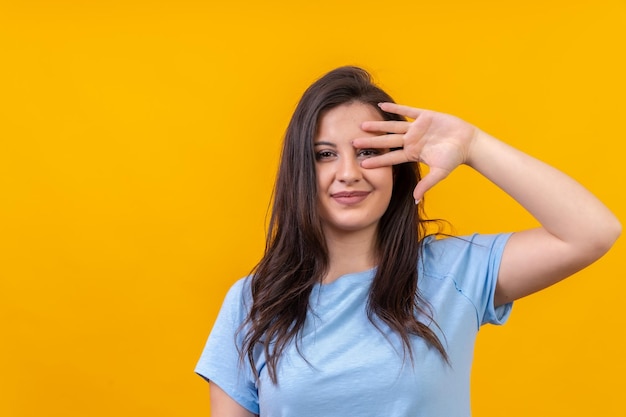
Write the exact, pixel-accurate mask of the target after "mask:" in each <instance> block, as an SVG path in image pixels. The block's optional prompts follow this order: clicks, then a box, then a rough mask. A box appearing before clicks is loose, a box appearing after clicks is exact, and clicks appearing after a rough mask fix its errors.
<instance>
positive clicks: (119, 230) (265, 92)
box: [0, 0, 626, 417]
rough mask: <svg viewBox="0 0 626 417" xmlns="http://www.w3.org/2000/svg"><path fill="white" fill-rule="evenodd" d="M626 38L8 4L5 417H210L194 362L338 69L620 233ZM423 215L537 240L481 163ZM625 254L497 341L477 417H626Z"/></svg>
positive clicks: (495, 18) (134, 6)
mask: <svg viewBox="0 0 626 417" xmlns="http://www.w3.org/2000/svg"><path fill="white" fill-rule="evenodd" d="M625 31H626V2H624V1H623V0H621V1H618V0H596V1H577V0H558V1H545V0H533V1H525V2H506V1H473V2H469V1H461V0H457V1H455V0H437V1H422V0H414V1H404V0H400V1H396V2H383V1H379V0H378V1H370V0H359V1H345V2H342V1H337V0H318V1H306V2H298V1H284V2H280V1H271V0H270V1H266V2H259V1H251V0H244V1H239V2H227V1H219V2H218V1H211V0H207V1H191V0H170V1H156V0H155V1H96V0H93V1H78V0H76V1H72V0H58V1H54V0H51V1H43V0H42V1H28V0H26V1H19V2H17V1H9V0H7V1H2V2H1V3H0V329H1V331H0V337H1V340H0V416H3V417H4V416H7V417H31V416H63V417H70V416H81V417H83V416H151V417H156V416H201V415H208V413H209V404H208V390H207V385H206V383H205V382H203V381H202V380H201V379H200V378H199V377H197V376H196V375H194V373H193V368H194V365H195V362H196V360H197V358H198V356H199V354H200V351H201V349H202V347H203V344H204V341H205V339H206V337H207V335H208V333H209V331H210V329H211V326H212V323H213V320H214V318H215V316H216V314H217V311H218V309H219V306H220V304H221V301H222V298H223V296H224V294H225V292H226V291H227V289H228V287H229V286H230V285H231V284H232V283H233V282H234V281H235V280H236V279H238V278H239V277H241V276H243V275H245V274H246V273H247V272H248V271H249V270H250V269H251V268H252V267H253V266H254V264H255V263H256V262H257V261H258V259H259V257H260V256H261V254H262V250H263V244H264V243H263V240H264V231H265V218H266V210H267V206H268V202H269V197H270V192H271V189H272V185H273V177H274V173H275V170H276V166H277V160H278V154H279V147H280V141H281V137H282V134H283V131H284V129H285V127H286V124H287V121H288V119H289V116H290V114H291V112H292V110H293V109H294V106H295V104H296V102H297V100H298V98H299V96H300V94H301V93H302V91H303V90H304V89H305V88H306V86H308V84H310V83H311V82H312V81H313V80H315V79H316V78H317V77H319V76H321V75H322V74H323V73H324V72H326V71H328V70H330V69H332V68H334V67H336V66H339V65H345V64H356V65H361V66H364V67H365V68H367V69H369V70H370V71H371V72H372V73H373V74H374V75H375V77H376V79H377V80H378V81H379V82H380V84H381V85H382V86H383V87H384V88H386V89H387V90H388V91H390V92H391V93H392V95H393V96H394V97H395V98H396V100H398V101H400V102H403V103H407V104H412V105H415V106H420V107H426V108H433V109H436V110H440V111H445V112H449V113H454V114H457V115H459V116H461V117H463V118H465V119H467V120H469V121H471V122H473V123H475V124H477V125H478V126H480V127H481V128H483V129H484V130H486V131H488V132H490V133H492V134H494V135H495V136H497V137H500V138H502V139H504V140H505V141H507V142H508V143H511V144H512V145H514V146H516V147H518V148H520V149H522V150H524V151H526V152H529V153H531V154H533V155H536V156H538V157H540V158H541V159H543V160H545V161H547V162H549V163H551V164H553V165H555V166H557V167H558V168H560V169H562V170H564V171H566V172H567V173H569V174H570V175H572V176H573V177H575V178H577V179H578V180H579V181H581V182H582V183H583V184H584V185H586V186H587V187H589V188H590V189H592V190H593V191H594V192H595V193H596V194H597V195H598V196H599V197H600V198H601V199H602V200H603V201H605V202H606V203H607V204H608V205H609V206H610V207H611V208H612V209H613V210H614V211H615V212H616V213H617V214H618V216H620V217H621V219H622V221H625V220H626V200H625V197H624V194H625V192H624V191H625V189H624V187H625V185H624V183H625V181H624V180H625V179H626V178H625V177H626V175H625V174H624V168H625V166H624V157H625V155H626V153H625V150H626V148H625V145H624V142H625V139H626V138H625V134H624V125H625V123H626V117H625V116H624V114H625V111H626V108H625V105H624V97H626V82H625V77H624V75H625V74H626V64H625V62H626V61H625V60H624V54H625V45H626V43H625V41H626V33H625ZM426 200H427V209H428V211H429V213H430V214H431V215H432V216H436V217H444V218H446V219H448V220H450V221H451V222H452V223H453V225H454V226H455V228H456V230H457V232H458V233H468V232H472V231H480V232H496V231H510V230H517V229H521V228H526V227H531V226H534V224H535V223H534V221H533V220H532V219H531V218H530V217H529V216H528V215H526V214H525V213H524V212H523V211H522V210H521V209H519V208H518V207H517V206H516V205H515V204H514V202H512V201H511V199H510V198H508V197H507V196H505V195H503V194H502V193H501V192H499V191H498V190H496V189H495V187H493V186H492V185H491V184H489V183H488V182H487V181H485V180H484V179H482V178H480V177H479V176H478V175H476V174H474V173H473V172H471V171H470V170H469V169H460V170H459V171H458V172H456V173H455V174H454V175H452V176H451V177H450V178H449V179H448V180H447V181H446V182H445V183H443V184H441V185H440V186H439V187H437V188H436V189H435V190H433V191H431V192H430V194H429V195H428V196H427V199H426ZM590 221H593V219H592V220H590ZM625 258H626V251H625V249H624V240H623V239H622V241H620V242H618V243H617V245H616V246H615V248H614V249H613V250H612V252H610V253H609V254H608V255H607V256H606V257H605V258H603V259H602V260H600V261H599V262H598V263H596V264H595V265H593V266H591V267H590V268H588V269H587V270H585V271H583V272H580V273H578V274H576V276H575V277H573V278H571V279H570V280H568V281H566V282H564V283H562V284H559V285H557V286H555V287H553V288H550V289H548V290H546V291H544V292H542V293H540V294H537V295H535V296H532V297H529V298H527V299H524V300H521V301H519V302H517V303H516V306H515V307H514V312H513V316H512V318H511V320H510V321H509V323H508V324H507V325H506V326H504V327H502V328H496V327H487V328H484V330H482V331H481V335H480V337H479V342H478V346H477V349H476V362H475V366H474V374H473V381H472V382H473V389H472V397H473V411H474V414H475V415H476V416H502V415H507V416H509V417H513V416H529V415H535V416H590V415H598V416H600V415H602V416H617V415H625V411H624V410H625V409H624V406H623V392H624V382H623V375H624V374H626V363H625V361H624V352H625V351H626V342H625V341H624V338H623V336H622V334H621V333H622V331H623V329H624V317H625V313H624V309H623V305H624V293H626V279H625V278H626V274H625V272H624V269H625V267H626V261H625ZM312 389H314V387H313V388H312ZM452 400H453V399H452Z"/></svg>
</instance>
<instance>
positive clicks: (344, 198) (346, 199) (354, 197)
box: [330, 191, 370, 205]
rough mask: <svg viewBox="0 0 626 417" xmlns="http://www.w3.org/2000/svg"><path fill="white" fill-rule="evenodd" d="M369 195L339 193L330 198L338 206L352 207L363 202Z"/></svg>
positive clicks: (367, 193) (366, 192) (363, 193)
mask: <svg viewBox="0 0 626 417" xmlns="http://www.w3.org/2000/svg"><path fill="white" fill-rule="evenodd" d="M369 194H370V192H369V191H340V192H338V193H332V194H331V195H330V196H331V197H332V198H333V200H335V201H336V202H337V203H339V204H344V205H353V204H358V203H360V202H361V201H363V200H365V199H366V198H367V196H368V195H369Z"/></svg>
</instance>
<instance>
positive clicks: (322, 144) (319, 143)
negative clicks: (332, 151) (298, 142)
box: [313, 141, 337, 148]
mask: <svg viewBox="0 0 626 417" xmlns="http://www.w3.org/2000/svg"><path fill="white" fill-rule="evenodd" d="M313 146H331V147H333V148H336V147H337V145H335V144H334V143H332V142H326V141H319V142H315V143H314V144H313Z"/></svg>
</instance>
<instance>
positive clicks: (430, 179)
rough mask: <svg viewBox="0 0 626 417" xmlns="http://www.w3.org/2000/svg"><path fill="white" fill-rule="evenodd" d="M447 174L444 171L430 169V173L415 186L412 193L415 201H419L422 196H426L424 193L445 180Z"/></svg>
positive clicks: (447, 172)
mask: <svg viewBox="0 0 626 417" xmlns="http://www.w3.org/2000/svg"><path fill="white" fill-rule="evenodd" d="M449 173H450V172H449V171H446V170H445V169H441V168H431V169H430V172H429V173H428V174H426V175H425V176H424V178H422V179H421V180H420V182H418V183H417V186H416V187H415V190H414V191H413V197H414V198H415V201H420V200H421V199H422V197H424V194H426V191H428V190H430V189H431V188H433V187H434V186H435V185H436V184H437V183H439V182H440V181H441V180H443V179H445V178H446V177H447V176H448V174H449Z"/></svg>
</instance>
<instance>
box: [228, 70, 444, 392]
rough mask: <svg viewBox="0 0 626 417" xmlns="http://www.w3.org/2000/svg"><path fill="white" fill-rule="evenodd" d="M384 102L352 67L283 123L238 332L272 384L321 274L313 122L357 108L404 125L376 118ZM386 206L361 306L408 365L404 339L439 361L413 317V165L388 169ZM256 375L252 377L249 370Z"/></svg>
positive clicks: (419, 229)
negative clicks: (261, 243)
mask: <svg viewBox="0 0 626 417" xmlns="http://www.w3.org/2000/svg"><path fill="white" fill-rule="evenodd" d="M391 101H393V100H392V98H391V97H390V96H389V95H388V94H387V93H385V92H384V91H383V90H382V89H380V88H379V87H377V86H376V85H374V84H373V82H372V80H371V77H370V75H369V74H368V73H367V72H366V71H365V70H363V69H361V68H357V67H341V68H337V69H335V70H333V71H331V72H329V73H328V74H326V75H325V76H323V77H322V78H320V79H319V80H318V81H316V82H315V83H313V84H312V85H311V86H310V87H309V88H308V89H307V90H306V91H305V93H304V95H303V96H302V98H301V99H300V102H299V103H298V106H297V107H296V110H295V112H294V114H293V116H292V118H291V121H290V123H289V126H288V127H287V132H286V134H285V139H284V143H283V150H282V156H281V161H280V168H279V171H278V176H277V178H276V184H275V189H274V201H273V209H272V215H271V219H270V224H269V230H268V234H267V241H266V247H265V255H264V256H263V258H262V259H261V261H260V262H259V264H258V265H257V266H256V267H255V268H254V270H253V275H252V278H251V292H252V305H251V307H250V311H249V313H248V316H247V319H246V321H245V322H244V325H243V326H242V328H241V331H243V329H245V337H244V339H243V347H242V350H241V352H240V353H241V359H242V360H244V358H245V357H247V358H248V361H249V362H250V365H251V366H252V369H256V368H255V366H254V350H255V346H257V345H259V344H260V345H262V346H263V350H264V354H265V358H266V362H267V368H268V372H269V376H270V378H271V380H272V381H273V382H274V383H277V381H278V378H277V373H276V368H277V363H278V360H279V358H280V356H281V354H282V352H283V351H284V349H285V347H286V346H287V344H288V343H289V342H291V341H292V340H293V341H295V346H296V349H298V351H300V349H299V335H300V331H301V329H302V327H303V325H304V322H305V320H306V315H307V310H308V308H309V296H310V294H311V290H312V288H313V287H314V286H315V285H316V284H318V283H320V282H321V280H322V278H323V277H324V275H325V273H326V272H327V269H328V250H327V247H326V242H325V239H324V233H323V231H322V226H321V221H320V217H319V214H318V210H317V192H318V191H317V185H316V184H317V183H316V177H315V156H314V155H315V153H314V146H313V140H314V138H315V136H316V134H317V130H318V126H319V122H320V119H321V117H322V116H323V115H324V114H325V112H327V111H328V110H330V109H332V108H334V107H337V106H339V105H342V104H346V103H351V102H360V103H364V104H369V105H371V106H372V107H373V108H375V109H376V110H377V111H378V112H379V113H380V115H381V116H382V117H383V119H384V120H405V119H404V118H403V117H401V116H399V115H396V114H390V113H385V112H383V111H382V110H381V109H380V108H379V107H378V106H377V104H378V103H380V102H391ZM393 169H394V182H393V191H392V196H391V201H390V203H389V206H388V208H387V210H386V212H385V213H384V215H383V216H382V218H381V219H380V222H379V225H378V235H377V242H376V253H377V258H378V259H377V260H378V268H377V270H376V276H375V277H374V281H373V283H372V287H371V290H370V294H369V301H368V305H367V314H368V317H369V319H370V321H371V322H372V323H373V324H374V325H375V326H376V327H378V328H379V329H380V327H379V324H377V320H375V318H377V319H378V322H380V321H382V323H384V324H386V325H388V326H389V327H390V328H391V329H392V330H393V331H395V332H396V333H397V334H398V335H399V336H400V337H401V339H402V342H403V345H404V351H405V355H406V353H408V354H409V357H410V358H411V360H413V352H412V349H411V344H410V336H411V335H416V336H419V337H421V338H423V339H424V340H426V342H427V343H428V344H429V345H430V346H431V347H434V348H435V349H437V350H438V351H439V352H440V353H441V355H442V356H443V357H444V358H445V359H446V360H447V359H448V357H447V354H446V351H445V348H444V347H443V345H442V343H441V341H440V340H439V338H438V337H437V335H436V334H435V332H434V331H433V330H432V329H430V328H429V327H428V326H427V325H425V324H424V323H422V322H420V321H419V320H418V319H417V317H418V316H419V315H422V316H424V317H427V318H428V319H429V321H432V314H431V313H430V311H429V309H428V304H427V303H426V302H425V300H423V299H422V298H420V295H419V292H418V290H417V279H418V277H417V260H418V255H419V253H420V247H421V239H422V238H423V237H424V236H425V235H426V226H425V223H426V221H425V220H422V219H421V218H420V217H422V216H421V215H420V213H421V205H420V209H418V208H416V206H415V201H414V200H413V197H412V195H413V189H414V188H415V185H416V184H417V181H419V179H420V173H419V169H418V166H417V164H416V163H405V164H400V165H396V166H394V168H393ZM255 372H256V371H255Z"/></svg>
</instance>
